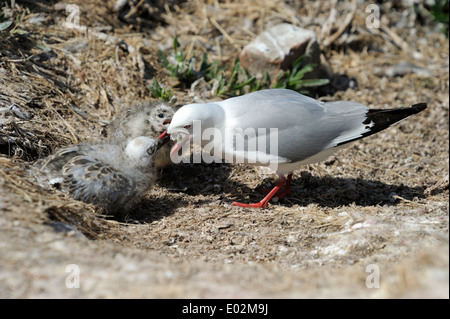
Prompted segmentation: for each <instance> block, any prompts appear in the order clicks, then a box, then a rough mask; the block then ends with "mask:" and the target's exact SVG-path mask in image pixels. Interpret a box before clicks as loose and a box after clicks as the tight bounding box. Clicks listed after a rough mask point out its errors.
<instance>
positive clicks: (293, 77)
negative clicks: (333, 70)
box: [272, 55, 330, 91]
mask: <svg viewBox="0 0 450 319" xmlns="http://www.w3.org/2000/svg"><path fill="white" fill-rule="evenodd" d="M307 57H308V56H307V55H304V56H301V57H299V58H298V59H297V60H295V62H294V64H293V65H292V69H291V70H287V71H281V72H280V73H278V76H277V79H276V82H275V84H274V85H273V86H272V88H283V89H291V90H294V91H298V90H300V89H301V88H303V87H313V86H321V85H326V84H328V83H329V82H330V81H329V80H328V79H308V80H305V79H303V77H304V76H305V74H306V73H308V72H311V71H312V70H313V69H314V66H315V64H313V63H309V64H306V65H304V66H303V67H302V68H300V67H301V66H302V64H303V62H304V61H303V60H304V59H305V58H307Z"/></svg>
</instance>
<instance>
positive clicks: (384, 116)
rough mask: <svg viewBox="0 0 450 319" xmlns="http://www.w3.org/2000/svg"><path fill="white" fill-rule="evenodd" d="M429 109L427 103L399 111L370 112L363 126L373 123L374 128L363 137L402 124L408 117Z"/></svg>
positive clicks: (399, 109)
mask: <svg viewBox="0 0 450 319" xmlns="http://www.w3.org/2000/svg"><path fill="white" fill-rule="evenodd" d="M426 108H427V103H418V104H414V105H411V106H410V107H403V108H398V109H389V110H369V112H367V119H366V120H365V121H364V122H363V124H370V123H371V122H372V123H373V126H372V127H371V128H370V131H369V132H367V133H365V134H363V136H369V135H372V134H375V133H377V132H380V131H382V130H384V129H386V128H388V127H389V126H391V125H392V124H395V123H397V122H400V121H402V120H404V119H406V118H407V117H409V116H411V115H414V114H417V113H419V112H422V111H423V110H425V109H426Z"/></svg>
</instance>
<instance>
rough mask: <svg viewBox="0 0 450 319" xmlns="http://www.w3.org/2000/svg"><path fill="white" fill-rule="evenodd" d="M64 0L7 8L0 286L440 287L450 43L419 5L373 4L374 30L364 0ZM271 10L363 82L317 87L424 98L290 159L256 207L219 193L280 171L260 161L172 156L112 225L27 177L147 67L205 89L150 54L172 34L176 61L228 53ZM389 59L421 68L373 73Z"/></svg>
mask: <svg viewBox="0 0 450 319" xmlns="http://www.w3.org/2000/svg"><path fill="white" fill-rule="evenodd" d="M11 2H13V3H14V2H15V7H14V10H11ZM71 2H72V4H74V5H76V7H74V6H72V7H69V9H67V6H66V5H65V4H64V3H62V2H61V3H58V2H56V1H8V3H6V2H2V6H3V7H2V8H1V10H2V12H3V13H4V18H3V19H4V20H5V21H9V20H12V18H11V17H14V23H13V24H12V25H11V26H9V28H8V29H6V30H3V31H0V110H1V112H0V297H1V298H449V237H448V211H449V203H448V200H449V198H448V197H449V189H448V174H449V173H448V171H449V113H448V112H449V100H448V98H449V42H448V38H447V37H446V36H445V34H443V33H442V32H440V28H441V27H442V25H436V24H435V23H434V21H433V20H432V18H431V17H430V15H429V13H428V14H427V12H429V10H426V9H427V7H426V4H423V3H422V2H419V3H420V5H419V7H418V8H416V9H414V8H412V7H409V6H408V4H407V3H409V2H407V1H393V2H383V4H382V5H379V8H380V14H381V28H379V29H370V30H369V29H368V28H367V27H366V24H365V23H366V17H367V16H368V15H369V13H367V12H366V11H365V10H366V7H367V5H368V3H366V2H364V1H343V2H339V3H337V2H336V1H276V0H267V1H250V0H242V1H236V2H234V1H225V2H221V1H201V0H191V1H175V0H174V1H169V2H165V1H155V2H152V3H153V4H152V5H150V4H149V3H150V2H149V1H134V2H133V1H128V4H127V5H126V6H125V7H123V8H122V10H121V11H120V12H117V11H114V8H113V7H114V4H115V1H108V2H105V1H99V0H93V1H87V0H78V1H75V0H73V1H71ZM352 5H355V10H352ZM70 8H72V9H70ZM73 8H78V10H79V11H78V12H79V27H77V28H70V27H68V25H67V24H64V23H65V22H67V21H70V20H67V18H68V16H69V15H70V13H71V12H73ZM422 9H423V10H422ZM66 10H68V11H66ZM71 10H72V11H71ZM420 12H422V13H420ZM332 13H333V14H332ZM333 15H334V18H332V17H333ZM330 17H331V18H330ZM71 21H75V22H77V20H71ZM326 21H330V23H328V24H327V23H326ZM1 22H2V20H0V23H1ZM280 22H287V23H292V24H295V25H299V26H302V27H306V28H309V29H312V30H314V31H315V32H316V33H317V34H318V36H319V40H320V41H321V43H322V44H323V43H326V44H327V45H326V46H325V45H323V47H322V51H323V53H324V56H325V57H326V59H327V61H328V63H329V64H330V67H331V69H332V70H333V72H334V73H336V74H340V75H345V76H346V77H348V78H352V79H354V80H355V81H356V83H357V86H356V87H354V88H347V89H345V90H342V89H341V90H337V89H332V90H330V92H329V94H328V95H326V96H322V97H320V98H321V99H323V100H326V101H331V100H353V101H357V102H360V103H363V104H366V105H368V106H369V107H371V108H390V107H392V108H394V107H402V106H408V105H411V104H414V103H419V102H426V103H428V109H427V110H425V111H424V112H422V113H420V114H418V115H415V116H413V117H411V118H409V119H407V120H405V121H403V122H401V123H400V124H399V125H397V126H394V127H392V128H389V129H387V130H385V131H383V132H381V133H379V134H376V135H374V136H371V137H369V138H366V139H364V140H361V141H357V142H355V143H353V144H351V145H349V146H348V147H346V148H345V149H342V150H340V151H338V152H337V153H336V154H335V156H333V157H332V158H330V159H329V160H327V161H326V162H324V163H320V164H316V165H310V166H305V167H302V168H300V169H299V170H297V171H296V172H295V174H294V180H293V194H292V196H290V197H288V198H285V199H283V200H281V201H279V202H271V203H270V205H269V207H268V208H267V209H263V210H255V209H247V208H238V207H233V206H231V205H230V203H231V202H232V201H233V200H239V201H244V202H250V201H257V200H259V199H260V198H261V192H260V188H261V187H264V186H267V184H268V183H269V182H272V181H273V179H274V178H275V176H273V175H266V174H264V172H263V171H262V170H260V169H259V168H255V167H247V166H240V165H226V164H182V165H178V166H176V167H174V169H173V170H174V174H164V178H163V179H162V180H160V181H158V183H157V184H156V185H155V186H154V187H153V188H152V190H151V191H150V192H149V194H148V196H147V197H146V199H145V200H144V201H143V202H142V203H140V204H139V206H138V207H137V208H136V211H135V212H133V213H132V214H130V215H129V216H128V217H127V219H126V220H121V221H119V220H115V219H113V218H109V217H105V216H102V215H100V214H99V213H98V212H97V211H96V208H95V207H94V206H92V205H88V204H84V203H82V202H78V201H75V200H73V199H71V198H70V197H69V196H68V195H66V194H64V193H62V192H60V191H58V190H49V189H44V188H42V187H41V186H39V185H38V184H37V183H36V182H35V181H34V179H33V178H32V176H29V175H28V174H27V172H26V168H27V166H28V165H30V164H31V163H33V162H34V161H36V160H37V159H38V158H42V157H44V156H46V155H48V154H49V153H51V152H52V151H53V150H54V149H56V148H58V147H63V146H67V145H70V144H73V143H77V142H80V141H83V140H89V139H93V138H99V137H101V136H102V134H103V133H102V132H103V131H104V125H105V123H107V122H108V121H109V120H111V119H112V118H113V117H114V115H115V114H117V113H118V112H120V111H121V110H123V109H124V108H126V107H128V106H129V105H130V104H132V103H133V102H136V101H144V100H148V99H150V88H149V87H150V84H151V83H152V81H153V78H155V77H156V79H157V80H158V81H159V82H160V83H162V84H164V85H166V86H172V87H173V90H174V94H175V96H176V98H177V102H176V103H177V104H178V105H182V104H184V103H190V102H192V101H194V100H195V101H199V100H206V99H208V96H206V97H205V96H203V95H201V94H200V93H199V92H196V91H195V90H189V88H186V87H183V86H182V85H178V86H177V85H176V81H175V80H174V79H172V78H171V77H170V74H169V73H168V71H167V70H166V69H164V67H163V66H162V65H161V63H160V62H159V61H158V59H157V51H158V50H159V49H161V50H163V51H164V52H166V53H167V52H168V51H169V50H170V48H171V45H172V40H173V37H174V36H175V35H177V36H178V39H179V41H180V44H181V47H182V48H183V49H184V50H185V52H186V54H187V55H188V57H197V60H198V61H199V60H200V57H201V54H202V53H203V52H207V53H208V56H209V58H210V59H211V60H217V61H221V62H223V63H232V62H233V61H234V59H235V58H236V57H237V56H238V55H239V52H240V51H241V49H242V48H243V46H245V45H246V44H247V43H249V42H250V41H251V40H252V39H254V38H255V36H256V35H258V34H260V33H261V32H262V31H263V30H264V29H265V28H266V27H267V26H269V25H273V24H275V23H280ZM327 26H329V27H327ZM341 26H345V28H343V30H340V27H341ZM85 27H87V29H86V28H85ZM401 61H406V62H410V63H413V64H414V65H416V66H417V67H419V68H421V70H422V71H423V72H406V74H403V75H397V76H391V75H389V74H388V72H385V71H384V70H387V69H389V68H390V67H392V66H395V65H397V63H398V62H401ZM174 176H176V177H175V178H174ZM175 179H178V180H179V181H181V182H182V184H183V185H185V186H186V188H185V189H180V188H179V187H178V186H177V185H178V184H177V183H176V180H175ZM77 275H79V276H77ZM78 279H79V281H77V280H78ZM378 279H379V280H378ZM77 283H79V286H77ZM74 286H75V287H74Z"/></svg>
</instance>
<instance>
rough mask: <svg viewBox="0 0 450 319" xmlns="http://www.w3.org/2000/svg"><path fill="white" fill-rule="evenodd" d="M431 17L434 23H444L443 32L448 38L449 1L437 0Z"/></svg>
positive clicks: (432, 8)
mask: <svg viewBox="0 0 450 319" xmlns="http://www.w3.org/2000/svg"><path fill="white" fill-rule="evenodd" d="M431 15H432V16H433V18H434V21H436V22H438V23H442V24H443V25H444V29H443V30H442V32H443V33H444V34H446V35H447V37H448V30H449V0H435V1H434V4H433V6H432V7H431Z"/></svg>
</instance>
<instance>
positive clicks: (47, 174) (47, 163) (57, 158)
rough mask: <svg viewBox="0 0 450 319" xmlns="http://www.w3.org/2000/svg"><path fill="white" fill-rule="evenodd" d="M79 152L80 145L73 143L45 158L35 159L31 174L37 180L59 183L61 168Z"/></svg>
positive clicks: (52, 183) (60, 180) (53, 183)
mask: <svg viewBox="0 0 450 319" xmlns="http://www.w3.org/2000/svg"><path fill="white" fill-rule="evenodd" d="M80 154H81V145H75V146H71V147H66V148H62V149H59V150H57V151H56V152H54V153H53V154H51V155H49V156H48V157H46V158H43V159H40V160H38V161H36V163H34V164H33V166H32V174H34V176H35V177H36V179H37V180H38V182H40V183H44V184H50V185H55V184H60V183H61V182H62V177H63V176H62V168H63V166H64V165H65V164H66V163H67V162H68V161H69V160H70V159H72V158H73V157H75V156H78V155H80Z"/></svg>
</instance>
